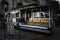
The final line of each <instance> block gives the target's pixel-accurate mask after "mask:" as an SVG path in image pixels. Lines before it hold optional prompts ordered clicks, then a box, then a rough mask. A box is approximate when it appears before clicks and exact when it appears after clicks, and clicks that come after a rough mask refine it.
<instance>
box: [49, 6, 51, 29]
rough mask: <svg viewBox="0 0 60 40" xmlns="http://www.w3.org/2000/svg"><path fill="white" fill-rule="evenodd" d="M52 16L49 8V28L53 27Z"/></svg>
mask: <svg viewBox="0 0 60 40" xmlns="http://www.w3.org/2000/svg"><path fill="white" fill-rule="evenodd" d="M50 16H51V15H50V7H49V28H50V27H51V25H50V24H51V21H50V20H51V17H50Z"/></svg>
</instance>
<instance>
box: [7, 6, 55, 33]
mask: <svg viewBox="0 0 60 40" xmlns="http://www.w3.org/2000/svg"><path fill="white" fill-rule="evenodd" d="M44 8H45V9H44ZM8 13H10V18H16V23H17V22H19V27H20V29H25V30H31V31H37V32H44V33H51V30H52V28H53V25H54V22H53V11H51V8H50V6H42V7H36V8H26V9H24V8H20V9H19V10H13V11H9V12H7V14H8Z"/></svg>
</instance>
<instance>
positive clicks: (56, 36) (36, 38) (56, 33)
mask: <svg viewBox="0 0 60 40" xmlns="http://www.w3.org/2000/svg"><path fill="white" fill-rule="evenodd" d="M4 35H5V32H4V30H0V40H60V28H58V27H54V29H53V32H52V33H51V34H47V33H41V32H34V31H28V30H21V29H19V30H18V29H16V30H15V35H7V34H6V35H5V36H4ZM19 35H20V36H19ZM6 36H7V37H6ZM9 36H10V37H9Z"/></svg>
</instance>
